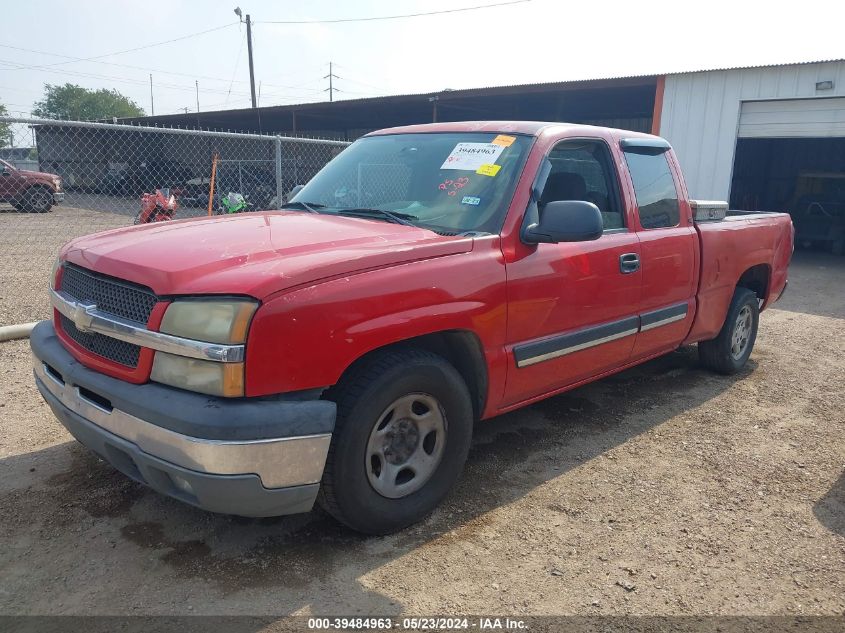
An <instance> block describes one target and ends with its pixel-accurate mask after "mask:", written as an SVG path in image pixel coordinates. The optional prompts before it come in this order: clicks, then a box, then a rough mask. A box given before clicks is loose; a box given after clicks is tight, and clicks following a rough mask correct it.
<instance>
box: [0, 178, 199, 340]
mask: <svg viewBox="0 0 845 633" xmlns="http://www.w3.org/2000/svg"><path fill="white" fill-rule="evenodd" d="M77 198H81V199H82V200H84V202H85V204H87V205H88V206H89V207H90V208H73V207H69V206H62V207H55V208H54V209H53V210H52V211H51V212H50V213H43V214H42V213H18V212H17V211H15V210H14V209H12V207H11V206H10V205H3V204H0V242H1V243H2V244H3V248H2V249H0V326H2V325H13V324H16V323H28V322H30V321H37V320H39V319H45V318H47V317H48V316H49V309H50V304H49V300H48V298H47V284H48V282H49V278H50V269H51V268H52V266H53V262H54V261H55V259H56V255H57V254H58V252H59V249H60V248H61V247H62V245H63V244H65V243H66V242H69V241H70V240H72V239H73V238H75V237H79V236H80V235H87V234H89V233H96V232H97V231H105V230H107V229H114V228H118V227H121V226H128V225H130V224H132V218H133V215H132V214H133V213H135V212H137V210H138V208H137V207H138V205H139V203H138V202H137V201H136V200H127V199H125V198H124V199H117V198H113V197H109V196H101V195H95V194H84V195H82V194H78V195H77ZM129 205H131V207H130V206H129ZM97 209H102V210H97ZM201 213H203V212H202V211H201V210H198V209H180V210H179V211H177V216H176V217H177V218H181V217H194V216H197V215H200V214H201Z"/></svg>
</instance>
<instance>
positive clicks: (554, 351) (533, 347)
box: [513, 316, 640, 367]
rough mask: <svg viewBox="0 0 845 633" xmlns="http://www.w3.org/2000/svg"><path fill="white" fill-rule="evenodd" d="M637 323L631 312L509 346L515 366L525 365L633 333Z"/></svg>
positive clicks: (636, 329) (637, 318)
mask: <svg viewBox="0 0 845 633" xmlns="http://www.w3.org/2000/svg"><path fill="white" fill-rule="evenodd" d="M639 325H640V318H639V317H635V316H633V317H628V318H626V319H621V320H619V321H613V322H612V323H606V324H604V325H596V326H593V327H589V328H585V329H583V330H579V331H577V332H571V333H569V334H559V335H557V336H554V337H552V338H548V339H545V340H542V341H535V342H533V343H524V344H522V345H517V346H515V347H514V348H513V354H514V358H515V359H516V366H517V367H528V366H529V365H534V364H535V363H540V362H542V361H544V360H550V359H552V358H558V357H559V356H565V355H566V354H572V353H573V352H578V351H580V350H582V349H587V348H589V347H595V346H596V345H601V344H603V343H609V342H610V341H615V340H617V339H620V338H624V337H626V336H631V335H632V334H636V333H637V331H638V330H639Z"/></svg>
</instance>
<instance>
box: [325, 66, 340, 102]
mask: <svg viewBox="0 0 845 633" xmlns="http://www.w3.org/2000/svg"><path fill="white" fill-rule="evenodd" d="M323 79H328V80H329V87H328V88H327V89H326V90H328V93H329V101H334V91H335V88H334V84H333V83H332V79H340V77H338V76H337V75H335V74H334V73H333V72H332V62H329V74H328V75H326V76H325V77H323ZM323 92H325V90H324V91H323Z"/></svg>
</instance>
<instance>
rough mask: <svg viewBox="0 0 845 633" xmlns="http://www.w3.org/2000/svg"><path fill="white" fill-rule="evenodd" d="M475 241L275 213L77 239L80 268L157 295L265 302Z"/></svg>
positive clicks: (71, 252) (71, 257) (70, 250)
mask: <svg viewBox="0 0 845 633" xmlns="http://www.w3.org/2000/svg"><path fill="white" fill-rule="evenodd" d="M472 245H473V240H472V238H467V237H445V236H441V235H438V234H436V233H434V232H432V231H429V230H426V229H420V228H416V227H411V226H405V225H401V224H390V223H387V222H382V221H379V220H367V219H359V218H349V217H339V216H329V215H317V214H312V213H305V212H291V211H268V212H261V213H244V214H237V215H231V216H225V217H220V216H218V217H213V218H196V219H189V220H176V221H171V222H158V223H155V224H147V225H144V226H135V227H128V228H122V229H116V230H113V231H106V232H104V233H97V234H94V235H88V236H85V237H81V238H78V239H76V240H74V241H72V242H70V243H69V244H68V245H66V246H65V248H64V249H63V257H64V258H65V259H66V260H67V261H69V262H71V263H74V264H77V265H79V266H82V267H84V268H88V269H89V270H94V271H97V272H100V273H103V274H106V275H111V276H112V277H117V278H119V279H125V280H128V281H132V282H135V283H138V284H142V285H145V286H148V287H149V288H151V289H152V290H153V291H154V292H155V293H156V294H158V295H179V294H243V295H249V296H252V297H256V298H258V299H264V298H265V297H267V296H268V295H271V294H273V293H275V292H279V291H281V290H285V289H288V288H292V287H295V286H300V285H303V284H308V283H312V282H315V281H318V280H320V279H326V278H332V277H338V276H343V275H349V274H352V273H356V272H360V271H363V270H369V269H374V268H381V267H385V266H393V265H396V264H401V263H405V262H411V261H416V260H421V259H428V258H432V257H442V256H444V255H454V254H457V253H465V252H468V251H471V250H472Z"/></svg>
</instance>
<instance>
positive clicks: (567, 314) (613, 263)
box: [503, 138, 641, 407]
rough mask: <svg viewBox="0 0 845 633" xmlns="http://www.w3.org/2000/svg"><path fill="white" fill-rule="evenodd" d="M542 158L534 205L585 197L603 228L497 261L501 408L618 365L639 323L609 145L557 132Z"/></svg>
mask: <svg viewBox="0 0 845 633" xmlns="http://www.w3.org/2000/svg"><path fill="white" fill-rule="evenodd" d="M548 159H549V161H550V162H551V165H552V169H551V172H550V173H549V177H548V179H547V180H546V183H545V186H544V188H543V192H542V195H541V197H540V203H539V205H538V206H539V212H540V214H542V212H543V207H544V205H545V204H546V203H548V202H551V201H553V200H588V201H590V202H593V203H594V204H595V205H596V206H598V207H599V210H600V211H601V212H602V219H603V222H604V233H603V234H602V236H601V237H600V238H599V239H597V240H594V241H588V242H573V243H559V244H539V245H537V246H536V247H535V248H532V249H531V250H530V251H528V253H527V254H526V255H525V256H523V257H520V258H517V259H516V260H515V261H512V262H509V263H508V264H507V279H508V282H507V283H508V321H507V341H508V351H509V352H510V353H509V357H510V362H509V365H508V376H507V383H506V386H505V397H504V400H503V406H505V407H507V406H509V405H513V404H516V403H519V402H522V401H525V400H529V399H531V398H533V397H536V396H540V395H543V394H547V393H550V392H554V391H556V390H560V389H563V388H565V387H567V386H570V385H574V384H576V383H578V382H581V381H584V380H586V379H588V378H591V377H593V376H595V375H597V374H601V373H602V372H605V371H607V370H610V369H612V368H615V367H618V366H620V365H622V364H624V363H625V362H626V361H627V360H628V359H629V357H630V355H631V350H632V348H633V345H634V341H635V340H636V332H637V328H638V323H639V321H638V317H637V308H638V305H639V300H640V286H641V274H640V272H639V266H638V258H639V253H640V245H639V240H638V238H637V234H636V232H635V231H634V230H633V229H632V228H631V227H629V226H628V224H629V223H628V217H627V213H626V211H625V209H626V205H625V204H624V198H623V196H622V189H621V186H620V181H619V176H618V168H617V166H616V160H617V159H616V158H615V157H614V154H613V153H612V150H611V149H610V146H609V145H608V143H607V142H606V141H605V140H604V139H599V138H587V139H567V140H564V141H561V142H559V143H558V144H557V145H555V146H554V147H553V148H552V150H551V152H550V153H549V155H548ZM623 262H637V263H636V264H628V265H625V264H624V263H623Z"/></svg>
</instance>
